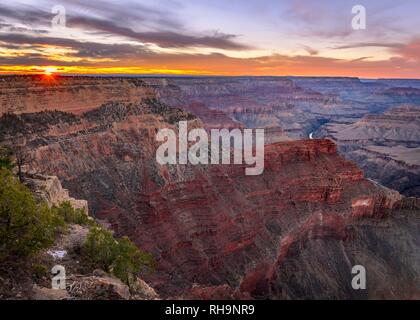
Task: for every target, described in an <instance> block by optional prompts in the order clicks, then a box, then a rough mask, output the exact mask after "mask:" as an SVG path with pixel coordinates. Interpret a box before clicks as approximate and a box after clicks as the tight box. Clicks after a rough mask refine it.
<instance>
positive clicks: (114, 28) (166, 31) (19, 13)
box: [0, 1, 251, 50]
mask: <svg viewBox="0 0 420 320" xmlns="http://www.w3.org/2000/svg"><path fill="white" fill-rule="evenodd" d="M65 8H66V15H67V19H66V20H67V24H66V26H67V27H69V28H78V29H81V30H83V31H84V32H100V33H102V34H106V35H111V36H117V37H118V39H120V38H121V37H125V38H128V39H130V40H136V41H139V42H141V43H146V44H154V45H157V46H159V47H162V48H190V47H205V48H213V49H224V50H247V49H251V47H250V46H249V45H247V44H243V43H239V42H237V38H238V36H237V35H233V34H226V33H220V32H216V33H212V34H192V33H191V32H188V31H186V30H185V28H184V26H183V25H182V24H181V23H180V22H179V21H178V20H176V19H175V18H173V17H172V16H171V15H170V12H168V11H166V12H165V11H161V10H157V9H151V8H148V7H146V6H143V5H139V4H135V3H130V5H129V6H124V5H120V4H116V3H110V2H106V1H101V2H98V1H93V2H86V3H85V2H81V1H67V4H66V7H65ZM44 9H45V8H44ZM53 16H54V14H52V13H51V12H48V11H44V10H42V8H40V9H38V10H37V9H33V8H31V7H29V8H28V7H19V8H7V7H2V8H0V17H4V18H6V19H7V23H8V24H9V25H10V24H11V23H12V22H11V20H14V21H18V22H19V23H23V24H31V25H32V26H31V28H26V29H25V28H22V27H20V29H16V28H14V29H10V30H8V31H9V32H16V31H19V32H22V33H32V32H35V31H36V29H35V28H34V27H33V25H37V27H38V28H41V27H42V28H45V27H46V26H48V25H50V23H51V19H52V18H53ZM120 23H124V26H121V25H120ZM2 24H3V25H4V26H3V27H5V26H6V25H5V24H4V23H2ZM134 28H136V29H134ZM139 29H143V31H138V30H139ZM41 32H43V30H40V31H39V33H41Z"/></svg>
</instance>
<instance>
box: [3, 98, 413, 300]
mask: <svg viewBox="0 0 420 320" xmlns="http://www.w3.org/2000/svg"><path fill="white" fill-rule="evenodd" d="M21 119H25V117H21ZM180 119H184V120H188V121H189V122H190V124H191V127H194V126H200V125H202V123H201V122H200V121H199V120H197V119H195V118H194V117H193V116H191V114H189V113H186V112H185V111H181V110H178V109H174V108H168V107H166V106H165V105H164V104H161V103H158V102H157V101H154V100H146V101H143V102H141V103H136V104H118V103H117V104H112V103H111V104H106V105H104V106H102V107H101V108H100V109H97V110H92V111H90V112H88V113H86V114H84V115H81V116H78V117H77V119H76V121H70V122H65V123H62V122H60V123H55V124H54V123H53V124H51V125H50V126H48V127H47V128H45V129H44V130H43V131H42V132H35V133H33V132H28V131H27V130H24V128H25V126H23V127H22V128H21V130H20V132H21V133H20V134H21V135H23V136H24V138H25V139H24V140H25V141H26V146H27V147H28V152H30V153H31V154H32V159H33V161H32V162H31V164H30V165H31V168H32V170H34V171H36V172H40V173H48V174H53V175H57V176H58V177H59V178H60V179H61V180H62V183H63V185H64V186H65V187H66V188H68V189H69V190H70V191H71V194H72V195H75V196H77V197H80V198H83V199H88V200H89V209H90V212H91V214H92V215H94V216H95V217H96V218H97V219H98V220H101V221H103V222H104V223H107V224H108V225H109V226H110V227H111V228H112V229H113V230H114V231H115V232H116V234H117V235H127V236H129V237H130V239H131V240H132V241H134V242H135V243H136V244H137V245H138V246H139V247H140V248H142V249H144V250H146V251H149V252H151V253H152V254H153V256H154V259H155V260H156V262H157V269H156V272H155V273H154V274H150V275H149V276H148V277H146V279H145V280H146V281H147V282H148V283H150V284H151V285H152V286H153V287H154V288H155V289H156V290H157V292H158V293H159V294H160V295H161V296H163V297H202V298H203V297H204V298H206V297H207V298H209V297H210V298H222V297H231V298H232V297H253V298H337V299H338V298H402V297H407V298H415V297H417V296H418V294H419V287H418V277H419V274H420V270H419V268H420V266H419V264H418V258H419V256H418V250H417V249H418V245H419V238H418V237H419V235H418V230H419V219H418V217H419V204H418V200H416V199H407V198H403V197H402V196H401V195H399V194H398V193H397V192H395V191H391V190H389V189H386V188H384V187H381V186H379V185H377V184H376V183H374V182H372V181H369V180H366V179H364V178H363V173H362V171H361V170H360V169H358V168H357V167H356V166H355V164H354V163H352V162H350V161H347V160H345V159H343V158H342V157H341V156H339V155H338V154H337V150H336V145H335V144H334V143H333V142H331V141H329V140H305V141H288V142H279V143H275V144H271V145H268V146H266V151H265V170H264V173H263V174H262V175H260V176H246V175H245V174H244V169H245V167H244V166H242V165H208V166H204V165H197V166H193V165H165V166H161V165H159V164H158V163H157V162H156V161H155V151H156V148H157V146H158V144H157V142H156V139H155V135H156V132H157V129H159V128H173V129H176V124H177V121H179V120H180ZM22 132H23V133H22ZM8 138H10V134H9V135H8ZM402 238H404V241H401V239H402ZM356 264H362V265H364V266H365V267H366V269H367V272H368V290H366V291H355V290H353V289H352V288H351V277H352V275H351V268H352V266H353V265H356ZM396 288H397V289H396Z"/></svg>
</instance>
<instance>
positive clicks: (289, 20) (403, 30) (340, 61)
mask: <svg viewBox="0 0 420 320" xmlns="http://www.w3.org/2000/svg"><path fill="white" fill-rule="evenodd" d="M358 4H361V5H363V6H365V7H366V11H367V28H366V29H365V30H353V28H352V18H353V16H354V15H353V14H352V7H353V6H354V5H358ZM57 5H61V6H63V8H64V9H65V13H66V15H65V17H66V24H65V26H62V25H61V27H60V26H58V27H57V26H56V27H53V26H52V20H53V18H54V16H56V14H54V13H53V12H52V9H53V7H54V6H57ZM419 13H420V1H417V0H400V1H394V0H393V1H390V0H368V1H366V0H365V1H363V0H360V1H359V0H357V1H356V0H354V1H350V0H340V1H338V0H335V1H327V0H318V1H315V0H137V1H134V0H129V1H98V0H91V1H79V0H75V1H68V0H61V1H52V0H51V1H50V0H39V1H32V0H26V1H19V0H18V1H2V3H1V4H0V73H56V72H57V73H71V74H75V73H77V74H81V73H88V74H94V73H107V74H125V73H129V74H190V75H318V76H358V77H364V78H379V77H387V78H391V77H393V78H420V19H419ZM61 21H63V20H61Z"/></svg>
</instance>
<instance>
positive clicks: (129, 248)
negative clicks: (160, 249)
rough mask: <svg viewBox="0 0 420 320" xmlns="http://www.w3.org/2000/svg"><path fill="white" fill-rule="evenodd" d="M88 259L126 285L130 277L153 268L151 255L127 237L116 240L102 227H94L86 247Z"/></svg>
mask: <svg viewBox="0 0 420 320" xmlns="http://www.w3.org/2000/svg"><path fill="white" fill-rule="evenodd" d="M84 251H85V253H86V255H87V257H88V259H89V260H90V261H91V262H92V263H93V264H94V265H95V266H96V267H99V268H101V269H103V270H105V271H106V272H108V273H112V274H113V275H115V276H116V277H118V278H119V279H121V280H122V281H123V282H125V283H126V284H129V282H130V277H131V276H132V275H135V274H138V273H139V272H140V271H142V270H144V269H146V268H150V267H152V266H153V262H152V257H151V255H150V254H148V253H145V252H142V251H141V250H139V249H138V248H137V247H136V246H135V245H134V244H133V243H132V242H131V241H130V240H129V239H128V238H127V237H123V238H121V239H118V240H116V239H115V238H114V237H113V235H112V233H111V232H109V231H108V230H105V229H103V228H101V227H98V226H97V227H92V228H91V230H90V232H89V234H88V236H87V239H86V242H85V246H84Z"/></svg>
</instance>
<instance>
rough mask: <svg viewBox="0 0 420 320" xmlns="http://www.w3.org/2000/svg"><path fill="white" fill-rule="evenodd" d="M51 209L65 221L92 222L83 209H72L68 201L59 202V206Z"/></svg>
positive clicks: (82, 223) (83, 223)
mask: <svg viewBox="0 0 420 320" xmlns="http://www.w3.org/2000/svg"><path fill="white" fill-rule="evenodd" d="M52 210H53V211H54V214H56V215H57V216H59V217H60V218H62V219H63V220H64V222H66V223H74V224H79V225H89V224H92V220H91V219H90V218H89V216H88V215H87V214H86V212H85V209H74V208H73V207H72V206H71V204H70V202H68V201H65V202H63V203H61V204H60V206H59V207H53V208H52Z"/></svg>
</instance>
